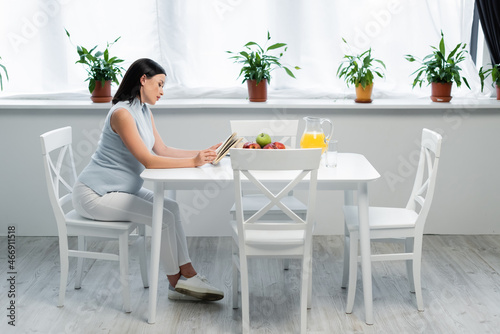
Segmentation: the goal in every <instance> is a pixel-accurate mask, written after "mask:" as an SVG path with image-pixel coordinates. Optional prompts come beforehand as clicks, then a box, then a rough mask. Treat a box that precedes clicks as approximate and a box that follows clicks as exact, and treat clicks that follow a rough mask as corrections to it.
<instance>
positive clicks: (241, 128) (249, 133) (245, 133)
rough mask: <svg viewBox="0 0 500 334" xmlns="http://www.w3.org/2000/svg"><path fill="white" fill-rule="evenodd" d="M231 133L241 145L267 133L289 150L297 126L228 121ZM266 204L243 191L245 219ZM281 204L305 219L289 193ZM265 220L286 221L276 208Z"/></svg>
mask: <svg viewBox="0 0 500 334" xmlns="http://www.w3.org/2000/svg"><path fill="white" fill-rule="evenodd" d="M230 124H231V131H232V132H236V133H237V134H238V137H243V138H244V140H243V141H242V142H243V143H245V142H247V141H255V137H257V135H258V134H259V133H261V132H264V133H267V134H269V135H270V136H271V138H272V139H273V141H279V142H281V143H283V144H285V145H286V146H287V147H289V148H297V147H296V145H297V129H298V125H299V121H298V120H281V119H276V120H243V121H239V120H238V121H236V120H233V121H230ZM265 203H266V197H265V196H263V195H262V194H255V193H252V191H251V190H249V189H244V197H243V207H244V208H245V211H244V214H245V217H250V216H251V215H253V214H255V212H257V210H258V209H260V208H261V207H262V204H265ZM283 203H285V204H286V206H288V207H289V208H290V209H291V210H292V211H293V212H295V213H296V214H297V215H298V216H300V217H301V218H302V219H305V215H306V212H307V206H306V205H305V204H304V203H302V202H301V201H300V200H299V199H297V198H296V197H294V196H293V193H289V194H288V196H285V197H284V198H283ZM230 213H231V215H232V216H233V219H235V206H234V205H233V207H232V208H231V211H230ZM266 215H267V218H269V219H273V220H278V219H288V216H287V215H285V214H284V213H283V212H282V211H281V210H279V209H278V207H273V208H271V209H270V210H269V211H268V213H267V214H266ZM285 269H288V263H285Z"/></svg>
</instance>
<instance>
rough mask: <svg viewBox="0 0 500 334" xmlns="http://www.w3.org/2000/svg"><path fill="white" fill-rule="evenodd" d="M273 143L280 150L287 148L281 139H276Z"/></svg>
mask: <svg viewBox="0 0 500 334" xmlns="http://www.w3.org/2000/svg"><path fill="white" fill-rule="evenodd" d="M273 144H274V146H276V148H277V149H278V150H284V149H285V144H283V143H280V142H279V141H275V142H274V143H273Z"/></svg>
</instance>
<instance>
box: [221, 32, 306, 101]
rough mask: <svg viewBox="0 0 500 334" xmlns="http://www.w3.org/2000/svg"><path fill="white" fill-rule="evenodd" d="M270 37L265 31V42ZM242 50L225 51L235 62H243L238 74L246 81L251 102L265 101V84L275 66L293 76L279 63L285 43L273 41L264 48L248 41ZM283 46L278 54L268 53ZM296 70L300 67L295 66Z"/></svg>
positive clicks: (285, 47)
mask: <svg viewBox="0 0 500 334" xmlns="http://www.w3.org/2000/svg"><path fill="white" fill-rule="evenodd" d="M270 39H271V35H270V34H269V31H268V32H267V41H266V44H265V45H264V48H265V47H266V45H267V42H269V40H270ZM244 48H245V49H244V50H243V51H240V52H232V51H226V52H227V53H230V54H234V56H232V57H230V58H229V59H234V62H235V63H239V64H243V67H242V68H241V71H240V74H239V76H238V78H239V77H241V76H242V75H243V76H244V77H243V82H242V83H244V82H245V81H246V82H247V86H248V95H249V99H250V101H251V102H265V101H267V85H268V84H269V83H271V72H272V71H273V70H275V69H276V68H283V69H284V70H285V71H286V73H287V74H288V75H289V76H291V77H292V78H295V76H294V75H293V73H292V71H291V70H290V69H289V68H288V67H286V66H284V65H282V64H281V57H282V56H283V54H284V53H285V52H286V51H287V49H288V47H287V45H286V44H285V43H275V44H273V45H271V46H269V47H267V48H266V49H264V48H263V47H261V46H260V45H259V44H257V43H255V42H248V43H247V44H245V45H244ZM281 48H284V49H283V51H282V52H280V54H279V55H278V56H275V55H270V54H268V52H269V51H273V50H278V49H281ZM294 68H295V69H296V70H300V67H298V66H295V67H294Z"/></svg>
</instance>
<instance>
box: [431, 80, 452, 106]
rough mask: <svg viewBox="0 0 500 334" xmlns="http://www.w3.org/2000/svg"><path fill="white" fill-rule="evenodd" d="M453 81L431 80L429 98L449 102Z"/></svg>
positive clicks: (434, 100)
mask: <svg viewBox="0 0 500 334" xmlns="http://www.w3.org/2000/svg"><path fill="white" fill-rule="evenodd" d="M452 86H453V82H446V83H441V82H432V83H431V89H432V95H431V100H432V101H433V102H450V100H451V98H452V97H451V87H452Z"/></svg>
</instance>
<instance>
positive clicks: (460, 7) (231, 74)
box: [0, 0, 480, 99]
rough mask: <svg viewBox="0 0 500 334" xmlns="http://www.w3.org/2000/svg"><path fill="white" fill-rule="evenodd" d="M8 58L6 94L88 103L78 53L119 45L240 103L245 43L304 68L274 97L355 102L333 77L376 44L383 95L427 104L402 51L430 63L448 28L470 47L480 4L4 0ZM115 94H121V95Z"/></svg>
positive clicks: (183, 88)
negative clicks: (273, 47) (344, 62)
mask: <svg viewBox="0 0 500 334" xmlns="http://www.w3.org/2000/svg"><path fill="white" fill-rule="evenodd" d="M0 4H1V10H0V27H1V31H2V34H1V37H0V56H1V57H2V58H3V59H2V63H3V64H4V65H5V66H7V69H8V71H9V76H10V81H9V82H7V83H6V84H5V85H4V92H3V93H2V95H9V94H24V95H26V94H29V95H31V96H39V95H40V94H43V95H44V96H49V97H50V96H51V94H56V96H58V97H60V96H61V95H58V94H61V93H64V94H63V95H62V96H68V97H85V98H87V96H88V92H87V91H86V87H87V85H86V83H85V82H84V80H85V79H86V73H85V70H84V69H83V67H82V66H81V65H80V64H74V62H75V61H76V60H77V54H76V49H75V47H74V46H73V45H71V43H70V41H69V40H68V38H67V36H66V34H65V32H64V28H66V29H68V31H70V33H71V35H72V40H73V42H74V43H75V44H77V45H84V46H88V47H92V46H94V45H96V44H98V45H99V46H100V47H104V46H105V45H106V41H110V42H111V41H113V40H114V39H115V38H116V37H118V36H121V39H120V40H119V41H118V42H117V43H116V44H115V45H113V46H112V48H111V49H110V53H111V55H115V56H118V57H119V58H122V59H125V60H126V62H125V64H124V67H125V68H127V67H128V65H130V64H131V63H132V62H133V61H134V60H136V59H137V58H140V57H149V58H152V59H154V60H156V61H158V62H159V63H160V64H162V65H163V66H164V67H165V69H166V71H167V76H168V79H167V85H166V96H167V97H170V98H211V97H213V98H244V97H246V87H245V86H244V85H242V84H241V81H242V80H241V79H237V76H238V74H239V70H240V69H239V67H238V66H237V65H236V64H233V63H232V62H231V61H230V60H229V59H228V54H227V53H226V52H225V51H226V50H231V51H239V50H240V49H241V48H242V46H243V45H244V44H245V43H246V42H248V41H251V40H252V41H255V42H257V43H265V40H266V36H267V31H268V30H269V32H270V33H271V38H272V39H271V42H283V43H287V44H288V51H287V53H286V54H285V56H284V58H283V60H284V62H286V63H287V64H290V65H293V66H295V65H298V66H300V67H301V68H302V69H301V70H300V71H297V72H296V77H297V79H296V80H295V79H292V78H290V77H288V76H287V75H286V74H285V73H284V72H280V71H279V70H278V71H275V72H273V73H274V75H273V80H272V83H271V85H270V87H269V96H270V98H273V97H275V98H276V97H281V98H284V97H288V98H334V99H339V98H340V99H341V98H346V97H349V98H350V97H351V96H352V95H353V94H354V89H353V88H352V87H351V88H348V87H346V85H345V83H344V82H343V81H341V80H340V79H338V78H336V71H337V67H338V65H339V63H340V61H341V59H342V57H343V55H344V52H345V46H344V45H343V42H342V37H343V38H345V39H346V40H347V41H348V42H349V44H350V45H351V47H352V49H353V51H355V52H362V51H364V50H366V49H367V48H369V47H371V48H372V50H373V52H372V54H373V56H374V57H376V58H378V59H381V60H383V61H384V62H385V64H386V65H387V71H386V78H385V79H378V80H376V81H375V88H374V97H375V98H394V97H395V98H397V97H406V96H408V95H409V96H411V97H417V96H428V95H429V90H430V88H429V87H423V88H422V89H419V88H415V89H413V90H412V89H411V82H412V80H413V79H412V77H410V74H411V73H412V72H413V71H414V70H416V68H417V67H418V66H417V65H416V64H415V63H413V64H412V63H409V62H407V61H406V60H405V59H404V55H405V54H413V55H416V56H422V57H423V56H425V55H427V54H428V53H429V52H430V47H429V46H430V45H437V44H438V42H439V38H440V31H441V30H442V31H443V32H444V34H445V41H446V44H447V48H448V50H450V48H451V47H453V46H455V45H456V44H457V43H459V42H466V43H467V44H469V41H470V37H471V27H472V18H473V9H474V1H473V0H462V1H460V0H440V1H434V0H426V1H423V0H377V1H373V0H355V1H354V0H341V1H331V0H252V1H249V0H247V1H244V0H172V1H159V0H158V1H153V0H144V1H140V2H138V1H130V0H122V1H120V2H117V1H110V0H100V1H98V0H88V1H85V2H83V1H76V0H23V1H20V2H12V1H7V0H0ZM462 64H463V66H461V67H462V68H463V75H464V76H465V77H466V78H467V79H468V81H469V83H470V84H471V87H472V90H471V91H469V90H468V89H467V88H466V87H464V86H462V88H460V89H457V88H456V87H454V88H453V89H454V91H453V94H454V96H457V97H465V96H467V97H475V96H476V97H477V96H480V91H479V89H480V84H479V78H478V76H477V69H476V68H475V66H474V63H473V62H472V60H471V59H470V57H469V59H468V60H467V61H466V62H465V63H462ZM115 89H116V87H115Z"/></svg>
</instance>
